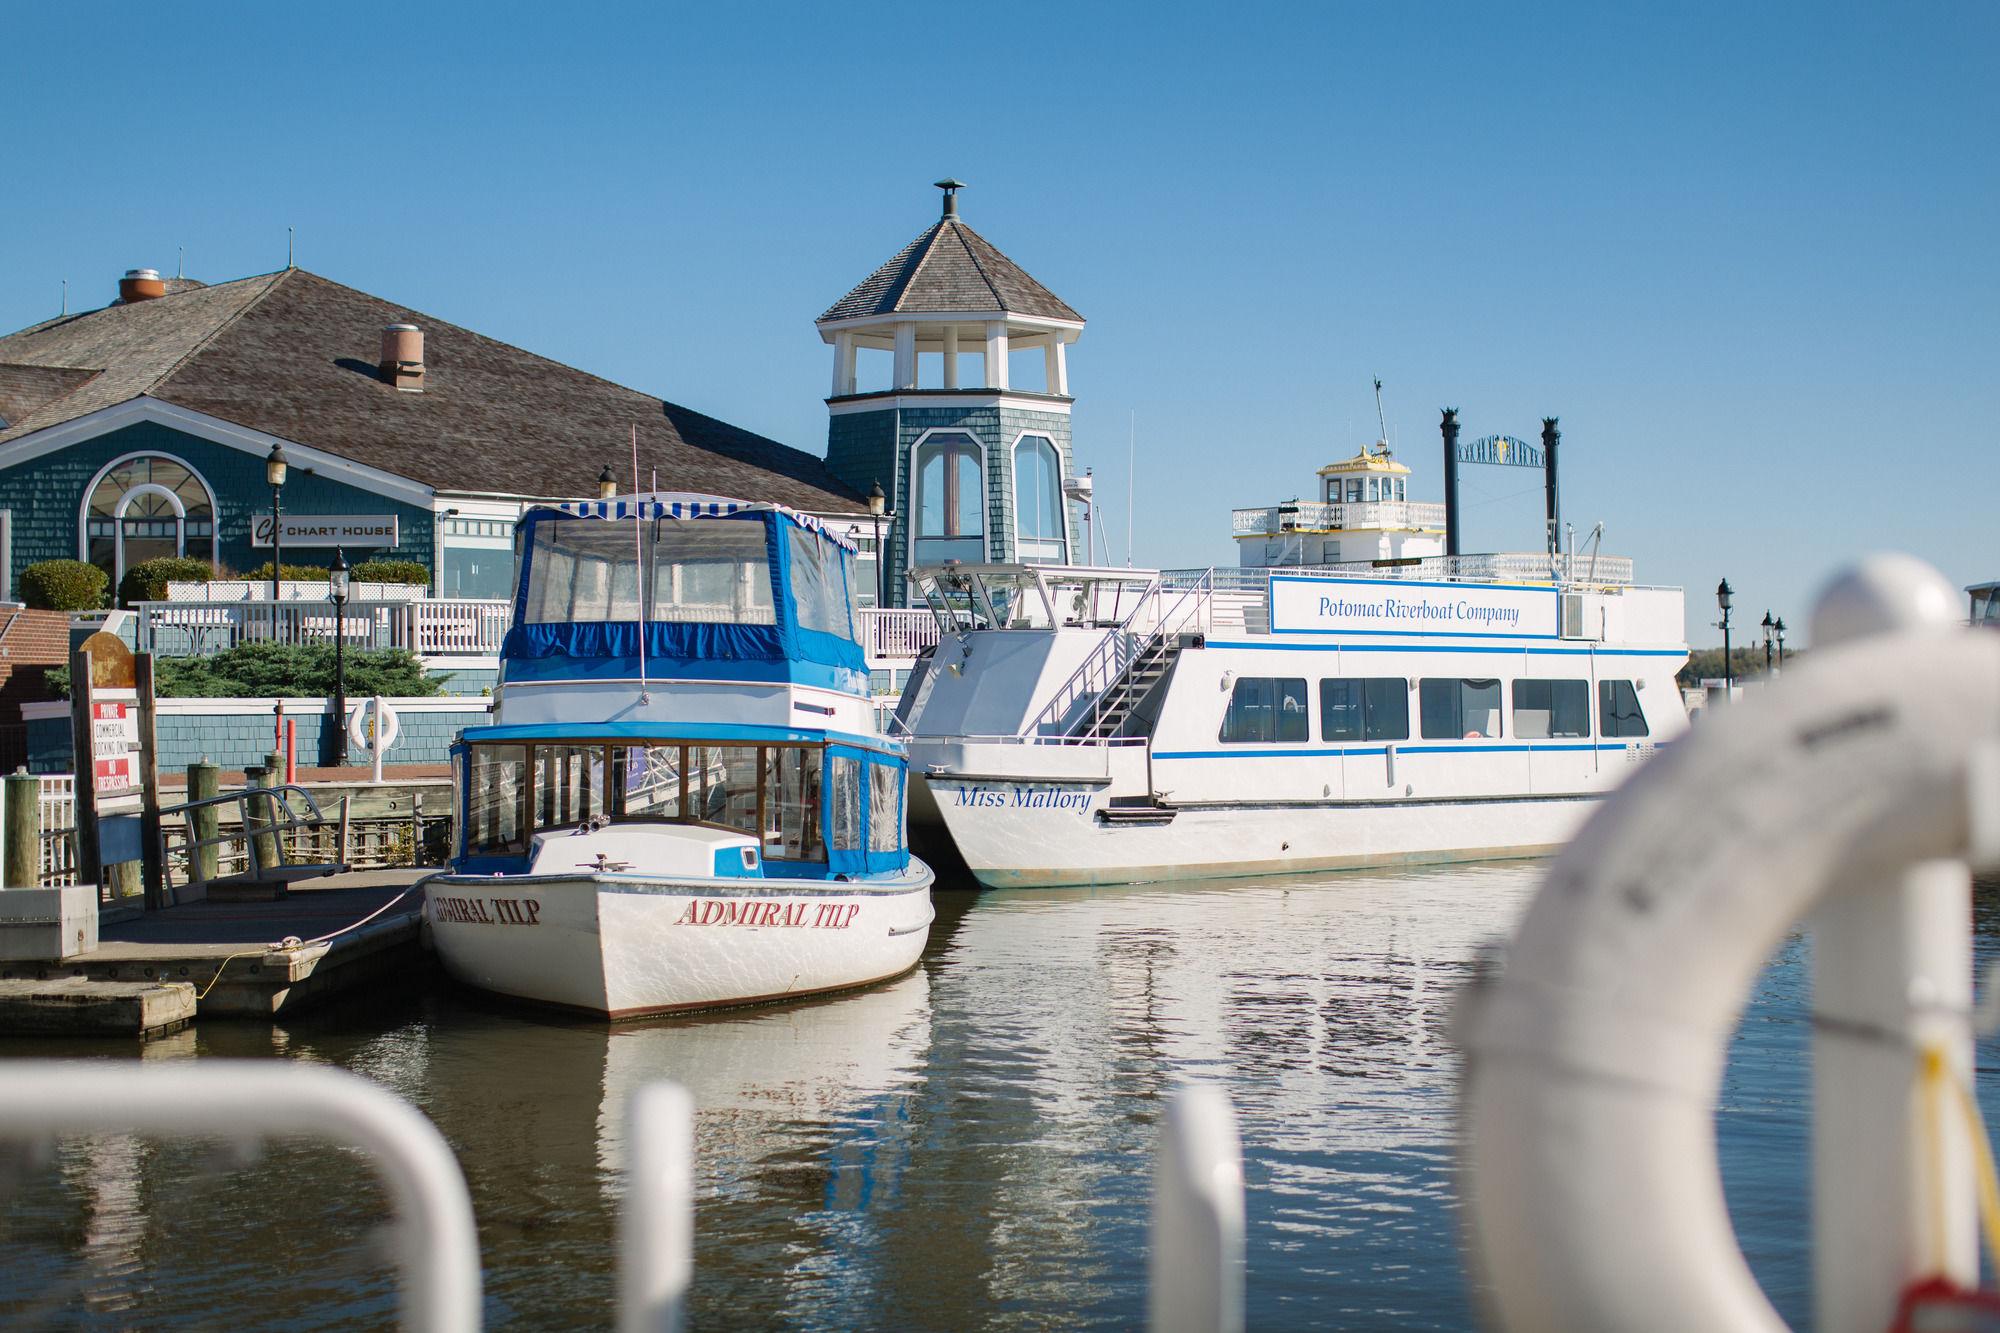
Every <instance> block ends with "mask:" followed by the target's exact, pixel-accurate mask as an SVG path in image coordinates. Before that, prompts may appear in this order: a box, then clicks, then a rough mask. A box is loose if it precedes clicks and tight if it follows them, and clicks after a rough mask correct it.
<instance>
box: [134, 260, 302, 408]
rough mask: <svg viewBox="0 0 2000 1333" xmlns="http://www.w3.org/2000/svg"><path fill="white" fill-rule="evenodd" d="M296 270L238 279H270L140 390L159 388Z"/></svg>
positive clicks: (204, 289)
mask: <svg viewBox="0 0 2000 1333" xmlns="http://www.w3.org/2000/svg"><path fill="white" fill-rule="evenodd" d="M298 272H301V270H300V269H298V268H296V267H292V268H282V269H276V270H274V271H273V272H270V273H253V274H251V275H250V276H249V277H248V278H242V279H238V281H241V282H254V281H256V280H257V279H258V278H269V279H271V281H269V282H267V283H265V284H264V290H263V291H261V292H258V293H257V294H256V295H255V296H253V297H251V298H250V299H249V300H247V301H245V302H244V303H243V304H242V305H240V306H238V307H237V308H236V309H235V310H234V311H232V312H231V313H230V315H229V317H228V318H227V319H225V320H223V321H222V322H221V323H220V324H217V325H216V326H215V327H214V328H212V329H210V330H209V331H208V332H207V333H206V334H204V335H202V336H201V337H200V338H198V339H196V340H195V344H194V346H192V347H190V348H188V349H187V350H186V351H185V352H182V353H181V354H180V355H179V356H178V357H175V358H174V363H173V364H172V365H170V366H168V367H167V368H166V369H165V370H163V371H161V372H160V373H159V374H158V375H155V376H154V377H153V378H152V379H151V380H150V381H148V382H147V384H146V387H145V388H144V389H141V390H140V392H141V393H144V394H150V393H151V392H152V391H153V390H154V389H157V388H159V387H160V386H161V385H162V384H165V383H166V382H167V381H168V380H170V379H172V378H173V377H174V376H175V375H176V374H177V373H179V371H180V368H181V367H182V366H184V365H186V364H187V363H188V362H189V361H191V360H193V359H194V358H195V356H196V355H198V354H199V353H200V352H201V350H202V349H203V348H205V347H207V346H208V345H209V344H210V343H212V342H214V341H215V340H216V339H217V338H218V337H220V336H221V335H222V332H223V330H225V329H227V328H229V327H230V326H231V325H233V324H234V323H236V321H237V320H239V319H241V318H243V316H244V315H246V314H248V313H249V312H250V311H251V310H254V309H255V308H256V307H257V303H258V302H260V301H262V300H263V299H264V298H265V297H267V296H269V295H270V294H271V293H272V292H274V291H276V290H277V289H278V284H279V283H281V282H283V281H284V280H285V279H286V278H288V277H290V276H291V275H292V274H294V273H298ZM228 285H229V284H228V283H226V282H218V283H215V284H214V285H212V286H208V287H198V288H195V289H194V290H196V291H204V292H212V291H214V290H215V289H216V288H217V287H227V286H228ZM180 294H181V293H179V292H176V293H174V295H176V296H178V295H180Z"/></svg>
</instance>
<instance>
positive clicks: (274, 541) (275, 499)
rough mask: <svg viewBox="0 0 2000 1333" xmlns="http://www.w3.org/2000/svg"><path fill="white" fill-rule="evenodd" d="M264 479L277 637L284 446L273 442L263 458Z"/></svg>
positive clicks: (273, 634) (273, 630)
mask: <svg viewBox="0 0 2000 1333" xmlns="http://www.w3.org/2000/svg"><path fill="white" fill-rule="evenodd" d="M264 480H266V481H268V482H270V483H271V637H272V638H274V639H275V638H277V637H278V597H279V595H280V593H279V589H278V580H279V579H280V578H281V577H283V575H284V570H285V539H284V535H283V534H284V527H285V524H284V517H285V510H284V503H283V500H282V498H281V493H282V492H283V491H284V489H285V446H284V445H282V444H274V445H272V446H271V454H270V456H269V457H268V458H266V459H265V460H264Z"/></svg>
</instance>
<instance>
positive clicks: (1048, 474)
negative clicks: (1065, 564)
mask: <svg viewBox="0 0 2000 1333" xmlns="http://www.w3.org/2000/svg"><path fill="white" fill-rule="evenodd" d="M1014 535H1015V550H1016V551H1017V552H1018V553H1019V555H1020V558H1021V559H1022V560H1023V561H1024V562H1030V563H1032V562H1047V561H1060V560H1061V559H1062V558H1063V515H1062V462H1061V460H1060V459H1059V458H1058V457H1057V455H1056V447H1055V444H1054V443H1053V442H1052V441H1051V440H1050V439H1049V437H1048V436H1046V435H1023V436H1022V437H1021V440H1020V443H1018V444H1016V445H1015V446H1014Z"/></svg>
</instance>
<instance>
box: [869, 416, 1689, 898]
mask: <svg viewBox="0 0 2000 1333" xmlns="http://www.w3.org/2000/svg"><path fill="white" fill-rule="evenodd" d="M1552 425H1553V423H1551V426H1552ZM1407 472H1408V469H1407V468H1405V467H1404V466H1403V465H1402V464H1400V463H1397V462H1395V460H1394V459H1392V458H1391V457H1390V456H1389V454H1388V451H1387V450H1386V448H1382V447H1379V446H1378V447H1376V448H1371V449H1364V450H1363V451H1362V452H1361V453H1360V454H1359V455H1357V456H1356V457H1355V458H1354V459H1352V460H1349V461H1348V462H1346V463H1341V464H1335V465H1333V466H1332V467H1329V468H1326V469H1322V472H1321V476H1322V479H1323V483H1324V485H1325V486H1326V491H1325V492H1324V494H1325V495H1326V497H1327V498H1325V499H1323V500H1319V501H1315V502H1311V503H1301V502H1296V501H1295V502H1290V503H1287V504H1285V505H1279V506H1272V507H1270V508H1268V509H1261V510H1239V511H1237V514H1236V532H1237V537H1238V539H1239V541H1240V542H1241V543H1242V559H1243V561H1244V564H1243V566H1242V567H1239V568H1236V569H1209V570H1201V571H1180V572H1168V573H1160V572H1156V571H1151V570H1132V569H1109V568H1093V567H1078V566H1058V565H1037V564H978V565H972V564H946V565H942V566H934V567H930V568H925V569H919V570H917V571H915V575H914V577H915V579H916V583H917V586H918V587H919V588H920V589H921V591H922V593H923V595H924V597H925V598H926V600H927V601H928V602H929V604H930V606H931V608H932V610H933V613H934V614H935V615H936V616H937V617H938V618H939V621H940V623H941V629H942V634H941V640H940V642H939V644H938V646H937V648H936V649H935V650H934V651H933V652H932V653H931V654H930V656H929V657H928V658H926V659H925V660H924V661H922V662H921V663H920V664H919V667H920V669H919V670H918V671H917V672H916V673H915V674H914V675H913V677H912V679H911V682H910V685H909V687H908V689H906V691H905V692H904V695H903V701H902V704H901V705H900V707H899V710H898V716H897V726H898V729H899V730H900V731H901V732H902V733H903V734H904V735H905V737H906V739H907V740H908V743H909V751H910V759H911V765H912V768H913V770H914V771H915V772H916V773H917V774H919V776H920V781H918V782H917V783H915V784H913V786H912V790H911V801H910V807H911V818H912V820H913V821H915V822H916V823H917V824H919V825H920V826H922V827H923V828H925V829H928V830H930V831H934V832H942V833H944V834H947V835H948V836H949V839H950V842H951V843H952V845H953V846H954V847H955V848H956V851H957V853H958V854H959V856H961V857H962V858H963V859H964V861H965V863H966V865H967V867H968V868H969V869H970V870H971V872H972V874H973V875H974V876H976V877H977V878H978V879H979V881H980V882H981V883H982V884H986V885H990V886H1012V885H1089V884H1107V883H1118V882H1127V881H1136V880H1153V879H1170V878H1177V877H1183V876H1210V875H1249V874H1263V873H1270V872H1277V871H1294V870H1310V869H1322V868H1338V867H1345V866H1364V865H1384V864H1396V863H1408V862H1425V861H1452V860H1472V859H1484V858H1492V857H1507V856H1528V855H1536V854H1541V853H1545V852H1548V851H1550V850H1551V849H1553V848H1556V847H1558V846H1560V845H1562V844H1563V843H1564V842H1565V841H1567V840H1568V839H1569V837H1570V835H1571V834H1572V833H1573V832H1574V831H1575V830H1576V828H1577V827H1578V826H1579V824H1580V823H1581V822H1582V820H1583V819H1584V817H1585V816H1586V815H1587V814H1588V813H1589V811H1590V809H1591V808H1592V807H1593V806H1594V805H1595V803H1596V802H1597V801H1598V800H1599V798H1601V797H1602V796H1603V795H1604V794H1605V793H1606V792H1607V791H1608V790H1610V789H1611V788H1612V787H1613V786H1614V785H1616V784H1617V783H1618V782H1619V781H1620V780H1621V779H1622V778H1623V777H1624V775H1625V774H1626V773H1627V772H1629V771H1630V770H1631V768H1632V766H1633V765H1634V764H1635V763H1637V762H1638V761H1640V760H1641V759H1642V758H1644V757H1645V756H1646V755H1647V754H1649V753H1650V752H1651V750H1652V748H1653V747H1654V746H1655V745H1656V744H1658V743H1659V742H1661V741H1663V740H1667V739H1670V738H1672V737H1673V736H1676V735H1678V734H1679V733H1680V732H1681V731H1683V730H1684V729H1685V728H1686V726H1687V715H1686V712H1685V710H1684V709H1683V707H1682V705H1681V702H1680V696H1679V693H1678V691H1677V689H1676V688H1675V680H1674V677H1675V673H1676V672H1677V671H1678V670H1679V669H1680V667H1681V665H1682V664H1683V663H1684V662H1685V661H1686V659H1687V644H1686V642H1685V627H1684V621H1683V610H1682V597H1681V593H1680V590H1679V589H1673V588H1652V587H1642V586H1639V585H1637V584H1634V583H1633V582H1632V581H1631V568H1630V562H1629V561H1627V560H1622V559H1618V558H1615V557H1599V556H1594V555H1593V556H1588V557H1578V556H1576V555H1575V554H1574V553H1571V554H1569V555H1558V554H1553V553H1537V554H1532V555H1528V554H1524V555H1473V556H1444V555H1439V554H1433V552H1435V551H1436V550H1437V549H1438V548H1439V546H1440V545H1442V543H1441V542H1439V540H1438V538H1439V536H1440V535H1441V533H1440V531H1439V525H1440V524H1441V523H1442V522H1443V520H1444V512H1443V506H1438V505H1426V504H1419V503H1415V502H1412V501H1410V500H1409V499H1408V495H1407V477H1406V474H1407ZM1273 555H1277V556H1281V557H1282V556H1286V555H1289V556H1290V557H1291V561H1290V562H1289V563H1288V564H1286V565H1285V566H1283V567H1273V566H1272V565H1271V564H1269V563H1267V562H1268V561H1269V560H1270V559H1271V558H1272V557H1273Z"/></svg>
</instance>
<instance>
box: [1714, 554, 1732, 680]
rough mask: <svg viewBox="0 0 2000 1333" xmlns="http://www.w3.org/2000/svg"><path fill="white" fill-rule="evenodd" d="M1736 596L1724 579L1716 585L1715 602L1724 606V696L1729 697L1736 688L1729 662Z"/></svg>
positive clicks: (1727, 581)
mask: <svg viewBox="0 0 2000 1333" xmlns="http://www.w3.org/2000/svg"><path fill="white" fill-rule="evenodd" d="M1735 596H1736V590H1735V589H1734V588H1732V587H1730V586H1729V580H1728V579H1724V580H1723V581H1722V582H1720V583H1718V584H1716V585H1715V604H1716V605H1717V606H1719V607H1721V608H1722V697H1723V698H1724V699H1727V698H1728V697H1729V696H1730V695H1731V693H1733V692H1734V691H1735V689H1736V672H1735V669H1734V668H1732V667H1731V666H1730V664H1729V606H1730V603H1731V602H1732V601H1733V600H1734V598H1735Z"/></svg>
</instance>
